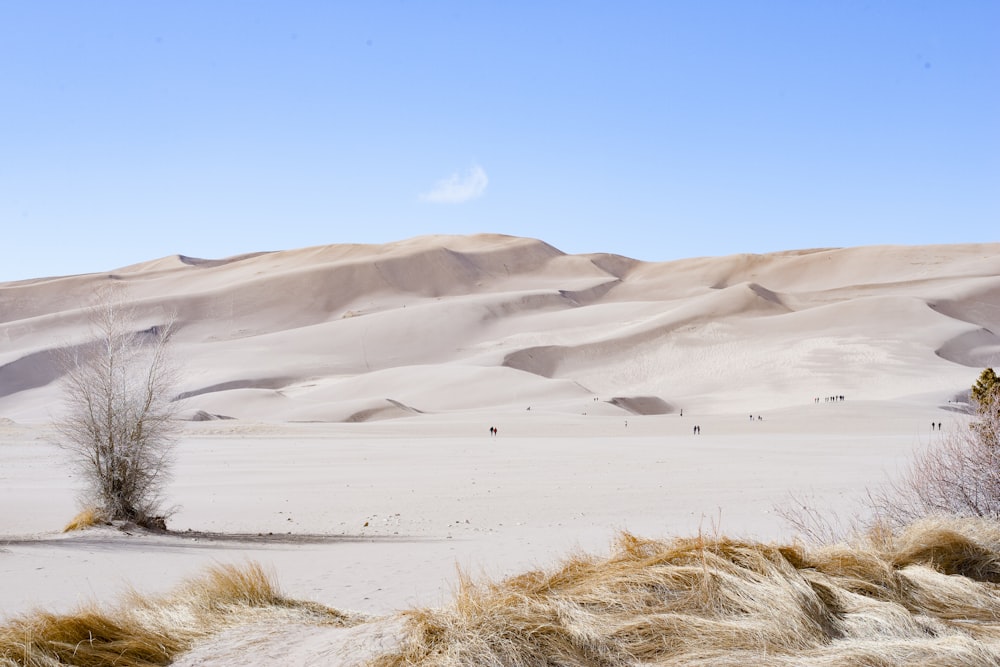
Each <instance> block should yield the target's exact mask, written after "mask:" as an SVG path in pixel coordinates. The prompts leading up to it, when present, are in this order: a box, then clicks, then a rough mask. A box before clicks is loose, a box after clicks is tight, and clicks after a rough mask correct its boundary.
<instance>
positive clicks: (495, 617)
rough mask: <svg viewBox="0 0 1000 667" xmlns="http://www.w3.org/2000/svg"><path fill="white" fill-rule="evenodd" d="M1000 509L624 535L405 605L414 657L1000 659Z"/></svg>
mask: <svg viewBox="0 0 1000 667" xmlns="http://www.w3.org/2000/svg"><path fill="white" fill-rule="evenodd" d="M998 581H1000V525H998V524H997V523H995V522H990V521H984V520H972V519H967V520H957V519H956V520H927V521H924V522H922V523H919V524H916V525H914V526H911V527H909V528H907V529H906V530H904V531H902V532H900V533H898V534H884V533H883V534H875V535H871V536H869V537H868V538H867V539H866V540H865V541H864V542H859V543H857V544H854V545H851V546H847V545H844V544H841V545H837V546H827V547H822V548H818V549H813V550H807V549H805V548H803V547H800V546H774V545H764V544H758V543H752V542H742V541H738V540H732V539H728V538H705V537H698V538H693V539H678V540H674V541H671V542H661V541H653V540H643V539H640V538H637V537H633V536H631V535H624V536H623V537H622V538H621V540H620V542H619V544H618V545H617V547H616V549H615V550H614V553H613V554H612V555H611V556H610V557H608V558H593V557H587V556H577V557H574V558H571V559H569V560H568V561H566V562H565V563H564V564H563V565H562V567H560V568H559V569H557V570H555V571H552V572H530V573H527V574H524V575H521V576H519V577H514V578H512V579H509V580H507V581H503V582H501V583H486V584H475V583H473V582H471V581H469V580H467V579H466V580H463V581H462V584H461V588H460V590H459V592H458V594H457V596H456V599H455V601H454V603H453V604H452V605H451V606H449V607H447V608H445V609H421V610H415V611H410V612H406V616H407V618H408V632H409V636H408V639H407V640H406V641H405V642H404V644H403V645H402V646H401V647H400V650H399V651H398V652H396V653H394V654H391V655H385V656H382V657H380V658H378V659H377V660H376V663H375V664H376V665H378V666H379V667H399V666H402V665H437V666H444V665H600V666H611V665H630V664H649V665H686V666H689V665H706V666H707V665H712V666H719V665H734V666H737V665H738V666H740V667H743V666H745V665H796V666H800V665H857V664H866V665H887V666H888V665H928V664H935V665H984V666H985V665H995V664H998V661H1000V590H998V588H997V586H996V582H998Z"/></svg>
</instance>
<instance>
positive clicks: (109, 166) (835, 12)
mask: <svg viewBox="0 0 1000 667" xmlns="http://www.w3.org/2000/svg"><path fill="white" fill-rule="evenodd" d="M998 25H1000V3H997V2H990V1H983V2H971V1H963V0H956V1H954V2H944V1H941V2H919V1H918V0H910V1H906V2H877V1H873V2H851V1H845V2H839V1H838V2H833V1H830V2H819V1H810V0H796V1H794V2H792V1H790V2H781V1H769V2H751V1H750V0H746V1H745V2H712V1H705V2H700V1H699V2H693V1H691V2H670V1H667V0H664V1H661V2H621V3H611V2H586V1H581V2H572V3H569V2H478V1H469V2H433V1H428V2H391V3H389V2H295V1H287V2H252V1H250V2H247V1H242V2H225V1H223V0H213V1H212V2H183V1H173V2H152V1H150V2H114V1H110V0H104V1H101V2H97V1H96V0H95V1H92V2H86V1H80V0H74V1H71V2H55V1H46V2H16V1H13V0H11V1H5V2H0V86H2V87H3V94H2V96H0V101H2V104H0V226H2V232H3V233H2V244H0V281H6V280H17V279H23V278H30V277H39V276H45V275H62V274H69V273H81V272H91V271H106V270H110V269H113V268H117V267H121V266H125V265H128V264H131V263H135V262H139V261H144V260H147V259H153V258H156V257H161V256H165V255H170V254H175V253H181V254H186V255H192V256H197V257H209V258H219V257H226V256H230V255H234V254H239V253H243V252H251V251H263V250H280V249H287V248H297V247H303V246H309V245H321V244H327V243H346V242H351V243H383V242H388V241H393V240H398V239H403V238H409V237H411V236H416V235H422V234H436V233H446V234H467V233H476V232H499V233H506V234H515V235H520V236H531V237H535V238H541V239H543V240H545V241H547V242H549V243H551V244H553V245H555V246H556V247H558V248H560V249H562V250H564V251H566V252H573V253H578V252H615V253H619V254H623V255H628V256H631V257H636V258H638V259H645V260H669V259H678V258H683V257H692V256H702V255H725V254H731V253H739V252H768V251H773V250H786V249H793V248H812V247H829V246H855V245H869V244H881V243H901V244H927V243H961V242H974V241H997V240H1000V233H998V231H997V230H1000V224H998V223H1000V39H997V26H998Z"/></svg>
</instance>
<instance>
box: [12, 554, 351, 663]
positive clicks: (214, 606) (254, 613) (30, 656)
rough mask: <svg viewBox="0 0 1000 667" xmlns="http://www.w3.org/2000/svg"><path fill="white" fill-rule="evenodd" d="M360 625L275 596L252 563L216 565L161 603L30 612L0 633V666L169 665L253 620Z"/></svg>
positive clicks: (142, 600) (132, 599)
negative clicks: (217, 635)
mask: <svg viewBox="0 0 1000 667" xmlns="http://www.w3.org/2000/svg"><path fill="white" fill-rule="evenodd" d="M361 620H362V619H361V618H360V617H357V616H351V615H347V614H344V613H341V612H339V611H336V610H333V609H329V608H327V607H323V606H322V605H318V604H315V603H309V602H297V601H293V600H289V599H286V598H284V597H283V596H281V595H280V594H279V593H278V592H277V589H276V588H275V586H274V584H273V582H272V580H271V578H270V577H269V576H268V575H267V573H265V572H264V570H263V569H262V568H261V567H260V566H259V565H257V564H249V565H247V566H245V567H236V566H225V565H224V566H218V567H215V568H213V569H211V570H209V571H208V572H207V573H206V574H205V575H203V576H202V577H200V578H198V579H194V580H191V581H188V582H186V583H185V584H183V585H181V586H180V587H178V588H177V589H175V590H174V591H173V592H171V593H170V594H168V595H166V596H162V597H153V598H149V597H142V596H140V595H139V594H138V593H133V594H131V595H130V596H129V597H128V599H127V600H126V602H125V604H123V605H122V606H121V607H120V608H118V609H115V610H112V611H110V612H102V611H98V610H96V609H93V608H90V609H81V610H80V611H77V612H76V613H72V614H62V615H60V614H51V613H47V612H35V613H33V614H30V615H26V616H22V617H20V618H16V619H14V620H13V621H11V622H10V623H9V624H8V625H6V626H5V627H0V665H2V666H3V667H12V666H15V665H16V666H18V667H54V666H56V665H79V666H81V667H103V666H107V665H118V666H121V667H129V666H142V667H145V666H148V665H167V664H170V662H171V661H172V660H173V659H174V658H175V657H176V656H177V655H179V654H180V653H183V652H184V651H186V650H188V649H190V648H191V647H192V646H193V645H194V644H195V643H196V642H198V641H201V640H203V639H205V638H207V637H208V636H210V635H212V634H215V633H217V632H220V631H223V630H225V629H227V628H231V627H234V626H237V625H241V624H244V623H250V622H254V621H274V622H276V623H281V622H305V623H313V624H329V625H337V626H346V625H353V624H356V623H359V622H360V621H361Z"/></svg>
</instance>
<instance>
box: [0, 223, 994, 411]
mask: <svg viewBox="0 0 1000 667" xmlns="http://www.w3.org/2000/svg"><path fill="white" fill-rule="evenodd" d="M109 281H114V282H116V283H121V284H125V285H127V286H128V288H129V292H130V294H131V295H132V296H133V298H134V299H135V300H136V302H137V303H138V305H139V307H140V309H141V312H142V314H143V321H144V324H149V325H152V324H156V323H159V322H162V321H165V320H166V319H167V318H169V317H171V316H172V315H175V316H176V318H177V323H178V325H179V326H178V335H177V338H176V340H177V353H178V357H179V358H180V359H181V360H182V361H183V362H184V370H185V376H184V381H183V386H182V387H181V392H182V395H183V396H185V397H187V398H186V402H185V403H186V408H187V409H188V410H189V412H190V413H192V414H193V413H196V412H197V411H199V410H202V411H205V412H208V413H224V414H227V415H228V416H232V417H235V418H238V419H249V420H254V421H283V420H288V419H298V418H306V417H313V418H319V419H345V420H356V419H359V418H362V417H361V416H363V415H364V414H372V415H379V416H380V418H386V417H407V416H412V415H414V414H417V412H416V411H420V412H443V413H447V412H453V411H470V410H471V411H489V410H491V409H494V408H496V407H498V406H508V407H514V406H516V405H517V404H518V403H520V407H521V408H522V409H527V408H528V407H529V405H530V407H531V409H532V410H555V411H570V412H583V411H585V410H586V408H587V404H588V401H589V402H592V401H593V398H595V397H596V398H599V399H601V400H606V399H608V398H610V397H612V396H617V397H619V398H628V397H629V396H646V397H655V398H656V399H658V400H660V401H662V402H664V403H665V404H669V405H672V406H677V407H678V408H682V407H684V406H689V407H698V408H699V409H702V410H707V409H712V405H713V404H714V405H715V406H716V407H717V408H720V409H722V408H721V407H720V406H724V409H725V410H730V409H731V410H733V411H739V410H742V409H743V408H746V407H749V404H750V403H752V404H753V405H754V406H761V405H764V406H768V407H771V408H776V407H782V406H788V405H796V404H801V403H802V402H803V401H804V400H807V399H808V398H809V397H811V396H813V395H824V394H827V393H831V392H835V393H843V392H846V391H849V392H850V393H851V394H852V396H853V397H855V398H859V399H867V398H879V399H881V398H890V397H898V396H905V395H909V394H921V393H926V392H931V391H936V390H940V391H941V392H942V395H945V394H948V395H950V394H953V393H954V392H956V391H959V390H961V389H962V388H963V387H964V386H965V385H967V384H968V377H969V375H970V372H971V369H975V368H979V367H982V366H985V365H988V364H990V363H994V362H993V360H994V359H996V358H997V356H998V354H1000V339H998V337H997V335H996V333H995V332H996V331H1000V244H985V245H983V244H979V245H953V246H927V247H898V246H881V247H865V248H846V249H819V250H801V251H790V252H782V253H773V254H768V255H735V256H729V257H713V258H698V259H689V260H681V261H676V262H664V263H644V262H639V261H636V260H632V259H628V258H624V257H617V256H613V255H606V254H595V255H577V256H573V255H566V254H564V253H562V252H560V251H558V250H557V249H555V248H553V247H552V246H550V245H548V244H546V243H543V242H541V241H536V240H532V239H523V238H514V237H506V236H499V235H478V236H470V237H448V236H428V237H418V238H414V239H409V240H406V241H401V242H398V243H391V244H386V245H381V246H365V245H332V246H321V247H315V248H304V249H301V250H293V251H285V252H271V253H254V254H248V255H241V256H238V257H232V258H228V259H218V260H201V259H196V258H191V257H184V256H173V257H166V258H163V259H159V260H153V261H150V262H145V263H142V264H137V265H133V266H130V267H124V268H122V269H119V270H116V271H112V272H109V273H106V274H93V275H83V276H68V277H64V278H47V279H40V280H34V281H21V282H18V283H7V284H3V285H0V340H2V341H3V346H2V348H0V415H5V416H8V417H9V418H13V419H16V420H20V421H28V422H33V421H46V420H48V419H50V418H51V417H53V416H55V415H54V414H53V410H54V409H56V408H55V407H54V406H57V401H55V400H53V399H54V397H55V396H56V387H57V384H58V383H57V380H58V372H57V370H56V369H55V367H54V365H53V363H52V351H53V350H55V349H57V348H59V347H62V346H65V345H68V344H73V343H74V342H78V341H81V340H82V339H84V338H85V337H86V326H85V312H84V311H83V308H84V306H85V305H86V304H87V303H88V300H89V298H90V295H91V294H92V292H93V290H94V289H95V288H96V287H98V286H99V285H101V284H102V283H106V282H109ZM442 367H448V368H453V369H452V370H450V371H448V372H447V373H442V372H441V371H440V369H441V368H442ZM459 368H462V369H464V370H461V371H459ZM489 368H493V369H495V371H496V372H493V373H486V372H478V371H477V369H489ZM503 368H508V369H516V370H517V371H520V372H519V373H510V372H507V373H503V372H501V370H502V369H503ZM764 369H771V370H774V371H775V373H772V372H767V373H765V372H763V370H764ZM390 370H391V371H393V372H391V373H389V372H387V371H390ZM776 374H777V376H776ZM366 376H370V378H369V379H368V380H367V381H365V382H357V381H356V380H359V379H361V378H365V377H366ZM459 378H460V379H459ZM540 380H543V381H544V382H541V384H540ZM559 382H568V383H571V384H574V385H576V386H578V387H579V388H580V389H581V391H580V392H579V393H580V394H581V395H580V396H579V398H580V400H579V401H575V402H574V401H567V400H566V399H567V397H568V395H567V390H566V389H565V388H561V386H560V385H559V384H558V383H559ZM383 383H384V386H383ZM546 383H549V384H551V387H550V388H549V389H548V390H547V389H546V388H545V385H546ZM309 385H313V386H317V385H322V386H324V387H326V388H327V389H329V387H333V386H341V387H343V388H344V389H345V390H348V391H349V392H351V396H352V399H353V401H354V403H355V405H353V406H352V408H351V409H347V410H344V409H325V410H324V409H317V408H316V404H317V403H318V402H323V401H334V400H344V397H345V396H344V393H343V392H341V393H340V394H337V393H336V392H333V393H330V391H329V390H328V391H326V394H324V393H323V392H320V391H313V392H310V391H306V390H304V389H303V388H304V387H307V386H309ZM501 385H502V386H501ZM457 386H460V387H461V391H459V392H456V391H455V390H456V387H457ZM348 388H349V389H348ZM588 392H589V394H590V395H589V396H586V395H583V394H586V393H588ZM547 393H551V396H550V397H547V395H546V394H547ZM518 397H520V398H518ZM741 397H752V399H748V400H743V399H741ZM529 398H530V402H529V400H528V399H529ZM386 399H393V400H399V401H401V402H403V403H406V404H407V405H411V407H412V408H413V411H411V410H402V411H400V410H389V409H386V408H385V405H386V404H385V400H386ZM409 401H412V404H411V403H410V402H409ZM627 412H628V410H627V409H626V408H624V407H622V414H626V413H627ZM230 413H231V414H230ZM359 415H360V416H359Z"/></svg>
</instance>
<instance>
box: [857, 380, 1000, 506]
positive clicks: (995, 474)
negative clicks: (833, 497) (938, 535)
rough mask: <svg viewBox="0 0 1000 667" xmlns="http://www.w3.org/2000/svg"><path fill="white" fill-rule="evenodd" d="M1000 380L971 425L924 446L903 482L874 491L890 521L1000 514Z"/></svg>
mask: <svg viewBox="0 0 1000 667" xmlns="http://www.w3.org/2000/svg"><path fill="white" fill-rule="evenodd" d="M998 398H1000V385H997V386H995V387H994V388H993V389H992V390H991V391H990V393H988V394H985V395H984V396H983V397H982V398H979V399H977V401H976V403H977V411H976V416H975V418H974V419H973V421H972V423H971V424H969V427H968V428H966V429H960V430H956V431H954V432H952V433H949V434H948V435H947V436H945V437H944V438H943V440H941V441H940V442H938V443H934V444H931V445H928V446H927V447H926V448H924V449H923V450H921V451H919V452H918V453H917V454H916V456H915V458H914V460H913V461H912V463H911V464H910V466H909V468H908V469H907V470H906V471H905V472H904V473H903V475H902V476H901V477H900V479H898V480H897V481H895V482H893V483H891V484H889V485H888V486H887V487H885V488H884V489H883V490H881V491H878V492H875V493H873V494H871V501H872V507H873V509H874V510H875V512H876V513H877V514H878V515H879V516H881V517H882V518H883V519H884V520H886V521H888V522H889V523H890V524H903V523H907V522H909V521H912V520H914V519H917V518H920V517H924V516H928V515H932V514H948V515H953V516H975V517H984V518H992V519H1000V411H998V410H997V406H998V405H1000V400H998Z"/></svg>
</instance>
